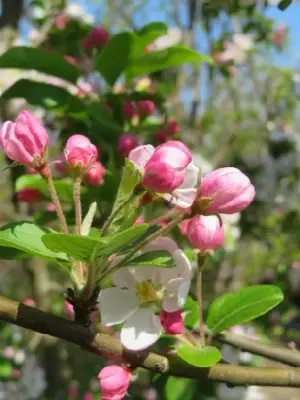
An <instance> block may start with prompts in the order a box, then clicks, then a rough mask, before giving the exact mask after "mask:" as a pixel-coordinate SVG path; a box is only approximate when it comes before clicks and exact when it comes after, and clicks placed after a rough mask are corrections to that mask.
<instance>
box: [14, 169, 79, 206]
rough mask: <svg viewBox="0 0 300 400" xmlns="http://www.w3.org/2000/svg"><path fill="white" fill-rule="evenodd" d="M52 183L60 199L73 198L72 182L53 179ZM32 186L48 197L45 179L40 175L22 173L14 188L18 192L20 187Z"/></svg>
mask: <svg viewBox="0 0 300 400" xmlns="http://www.w3.org/2000/svg"><path fill="white" fill-rule="evenodd" d="M54 185H55V188H56V190H57V193H58V195H59V197H60V199H61V200H63V201H70V200H73V183H72V181H68V180H62V179H60V180H54ZM25 188H33V189H37V190H39V191H40V192H41V193H43V195H44V196H47V197H50V193H49V187H48V184H47V181H45V179H43V178H42V177H41V176H40V175H38V174H36V175H22V176H20V177H19V178H18V179H17V181H16V184H15V190H16V192H18V191H19V190H21V189H25ZM85 192H86V188H83V187H82V188H81V193H85Z"/></svg>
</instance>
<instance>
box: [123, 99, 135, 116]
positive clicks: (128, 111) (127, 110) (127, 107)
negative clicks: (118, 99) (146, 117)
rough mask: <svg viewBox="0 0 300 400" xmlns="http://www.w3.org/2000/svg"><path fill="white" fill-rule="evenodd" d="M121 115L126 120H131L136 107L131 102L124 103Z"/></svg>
mask: <svg viewBox="0 0 300 400" xmlns="http://www.w3.org/2000/svg"><path fill="white" fill-rule="evenodd" d="M122 109H123V114H124V115H125V117H127V118H133V117H134V116H135V115H136V107H135V105H134V103H132V101H126V102H125V103H124V104H123V106H122Z"/></svg>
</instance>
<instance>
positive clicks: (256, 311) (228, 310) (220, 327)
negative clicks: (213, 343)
mask: <svg viewBox="0 0 300 400" xmlns="http://www.w3.org/2000/svg"><path fill="white" fill-rule="evenodd" d="M282 300H283V293H282V291H281V290H280V289H279V287H277V286H273V285H255V286H250V287H245V288H243V289H241V290H239V291H238V292H235V293H228V294H225V295H224V296H221V297H219V298H217V299H216V300H215V301H214V302H213V303H212V305H211V306H210V308H209V311H208V317H207V321H206V324H207V327H208V328H209V329H210V330H211V331H212V333H213V334H217V333H220V332H222V331H224V330H226V329H229V328H231V327H233V326H235V325H239V324H242V323H245V322H248V321H251V320H253V319H255V318H257V317H259V316H261V315H263V314H265V313H266V312H268V311H269V310H271V309H272V308H274V307H275V306H276V305H277V304H279V303H280V302H281V301H282Z"/></svg>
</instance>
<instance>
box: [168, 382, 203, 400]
mask: <svg viewBox="0 0 300 400" xmlns="http://www.w3.org/2000/svg"><path fill="white" fill-rule="evenodd" d="M196 385H197V381H195V380H192V379H188V378H179V377H178V376H169V377H168V380H167V384H166V385H165V396H164V399H165V400H193V399H195V398H196V397H195V395H196V391H197V386H196Z"/></svg>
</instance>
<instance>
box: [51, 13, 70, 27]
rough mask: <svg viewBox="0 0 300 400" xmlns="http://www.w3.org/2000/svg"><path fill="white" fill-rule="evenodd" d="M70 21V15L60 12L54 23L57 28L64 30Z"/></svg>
mask: <svg viewBox="0 0 300 400" xmlns="http://www.w3.org/2000/svg"><path fill="white" fill-rule="evenodd" d="M68 22H69V17H68V15H65V14H60V15H58V16H57V17H56V18H55V21H54V25H55V27H56V28H57V29H59V30H62V29H65V28H66V26H67V25H68Z"/></svg>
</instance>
